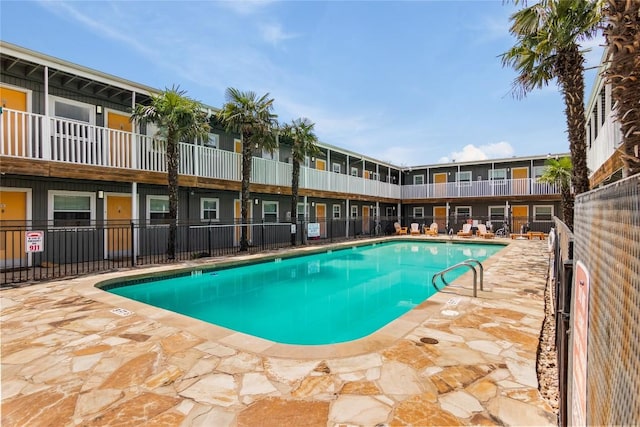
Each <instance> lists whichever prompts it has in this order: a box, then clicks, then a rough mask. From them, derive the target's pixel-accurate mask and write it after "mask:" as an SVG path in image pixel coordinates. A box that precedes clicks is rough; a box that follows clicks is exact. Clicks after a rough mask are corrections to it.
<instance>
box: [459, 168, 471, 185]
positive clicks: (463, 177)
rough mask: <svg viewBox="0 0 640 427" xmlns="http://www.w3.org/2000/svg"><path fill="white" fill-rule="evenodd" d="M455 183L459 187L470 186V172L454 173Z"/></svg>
mask: <svg viewBox="0 0 640 427" xmlns="http://www.w3.org/2000/svg"><path fill="white" fill-rule="evenodd" d="M456 181H458V185H459V186H460V187H469V186H470V185H471V171H465V172H456Z"/></svg>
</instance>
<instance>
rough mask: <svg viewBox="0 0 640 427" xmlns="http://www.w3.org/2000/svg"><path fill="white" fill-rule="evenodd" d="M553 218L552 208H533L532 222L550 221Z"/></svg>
mask: <svg viewBox="0 0 640 427" xmlns="http://www.w3.org/2000/svg"><path fill="white" fill-rule="evenodd" d="M552 218H553V206H550V205H549V206H534V207H533V220H534V221H551V219H552Z"/></svg>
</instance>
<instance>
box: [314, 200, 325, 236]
mask: <svg viewBox="0 0 640 427" xmlns="http://www.w3.org/2000/svg"><path fill="white" fill-rule="evenodd" d="M316 222H318V223H319V224H320V237H327V205H325V204H319V203H316Z"/></svg>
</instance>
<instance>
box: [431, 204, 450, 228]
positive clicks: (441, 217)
mask: <svg viewBox="0 0 640 427" xmlns="http://www.w3.org/2000/svg"><path fill="white" fill-rule="evenodd" d="M433 221H434V222H435V223H436V224H438V232H442V231H445V233H446V230H447V207H446V206H434V207H433Z"/></svg>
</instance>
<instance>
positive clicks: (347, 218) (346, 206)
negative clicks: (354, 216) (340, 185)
mask: <svg viewBox="0 0 640 427" xmlns="http://www.w3.org/2000/svg"><path fill="white" fill-rule="evenodd" d="M345 209H346V210H347V211H346V212H345V218H346V221H345V222H344V224H345V227H344V228H345V237H349V219H350V218H351V212H350V211H349V209H350V205H349V199H347V203H346V204H345Z"/></svg>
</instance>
